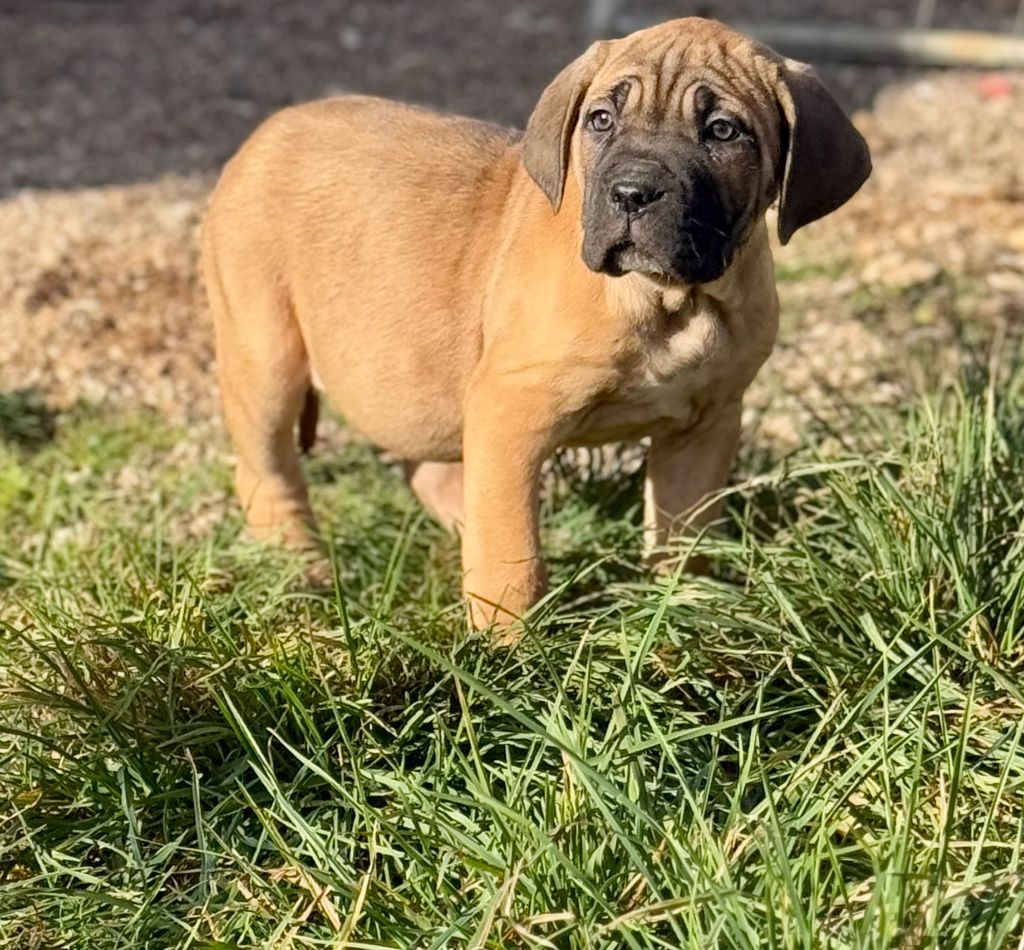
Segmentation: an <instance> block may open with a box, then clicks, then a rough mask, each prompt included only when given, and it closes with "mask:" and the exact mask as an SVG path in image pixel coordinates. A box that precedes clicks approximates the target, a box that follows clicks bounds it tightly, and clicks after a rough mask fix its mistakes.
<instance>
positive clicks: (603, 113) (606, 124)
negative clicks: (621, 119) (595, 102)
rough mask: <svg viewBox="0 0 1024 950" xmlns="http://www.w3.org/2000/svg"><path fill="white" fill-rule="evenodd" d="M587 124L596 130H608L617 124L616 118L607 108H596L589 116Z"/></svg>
mask: <svg viewBox="0 0 1024 950" xmlns="http://www.w3.org/2000/svg"><path fill="white" fill-rule="evenodd" d="M587 125H588V126H589V127H590V128H591V129H593V130H594V131H595V132H607V131H608V130H609V129H611V127H612V126H613V125H615V120H614V119H613V118H612V114H611V113H610V112H609V111H608V110H607V109H595V110H594V111H593V112H591V113H590V115H588V116H587Z"/></svg>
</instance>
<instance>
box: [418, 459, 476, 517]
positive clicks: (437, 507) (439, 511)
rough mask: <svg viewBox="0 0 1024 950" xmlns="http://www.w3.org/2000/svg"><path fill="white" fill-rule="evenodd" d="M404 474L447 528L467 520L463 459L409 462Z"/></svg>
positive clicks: (432, 513)
mask: <svg viewBox="0 0 1024 950" xmlns="http://www.w3.org/2000/svg"><path fill="white" fill-rule="evenodd" d="M404 468H405V478H406V481H407V482H408V483H409V487H410V488H411V489H412V490H413V492H414V493H415V495H416V497H417V498H419V500H420V501H421V502H422V503H423V507H424V508H426V509H427V511H428V512H430V514H431V515H433V516H434V518H435V519H436V520H437V521H439V522H440V523H441V525H442V526H443V527H444V528H446V529H447V530H448V531H461V530H462V524H463V522H464V521H465V520H466V514H465V507H464V504H463V500H462V463H461V462H406V463H405V466H404Z"/></svg>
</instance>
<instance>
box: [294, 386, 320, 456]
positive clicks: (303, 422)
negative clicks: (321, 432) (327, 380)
mask: <svg viewBox="0 0 1024 950" xmlns="http://www.w3.org/2000/svg"><path fill="white" fill-rule="evenodd" d="M319 418H320V398H319V397H318V396H317V394H316V390H315V389H314V388H313V387H312V386H310V387H309V389H307V390H306V400H305V402H303V404H302V412H300V413H299V448H300V449H301V450H302V454H303V455H308V454H309V450H310V449H311V448H313V443H314V442H316V423H317V420H318V419H319Z"/></svg>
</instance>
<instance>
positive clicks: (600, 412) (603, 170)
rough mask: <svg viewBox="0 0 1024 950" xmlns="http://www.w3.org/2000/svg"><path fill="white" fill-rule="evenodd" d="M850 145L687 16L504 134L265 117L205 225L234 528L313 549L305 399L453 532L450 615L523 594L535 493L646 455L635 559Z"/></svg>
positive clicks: (666, 517) (712, 424)
mask: <svg viewBox="0 0 1024 950" xmlns="http://www.w3.org/2000/svg"><path fill="white" fill-rule="evenodd" d="M870 168H871V163H870V157H869V154H868V149H867V146H866V145H865V143H864V141H863V139H862V138H861V136H860V135H859V134H858V133H857V131H856V130H855V129H854V128H853V126H852V125H851V124H850V122H849V120H848V119H847V118H846V116H845V115H844V114H843V112H842V110H841V109H840V108H839V106H838V105H837V104H836V102H835V100H834V99H833V98H832V96H831V95H830V94H829V93H828V91H827V90H826V89H825V88H824V87H823V86H822V84H821V83H820V82H819V81H818V79H817V78H816V77H815V76H814V74H813V73H812V72H811V71H810V69H809V68H807V67H806V66H803V65H801V64H798V63H794V62H792V61H788V60H784V59H782V58H780V57H779V56H778V55H776V54H775V53H773V52H772V51H771V50H769V49H767V48H765V47H764V46H761V45H759V44H757V43H755V42H752V41H750V40H748V39H746V38H744V37H742V36H740V35H738V34H736V33H734V32H732V31H730V30H729V29H727V28H726V27H724V26H722V25H721V24H719V23H715V22H713V21H708V20H702V19H683V20H675V21H672V22H669V23H665V24H662V25H660V26H657V27H654V28H652V29H648V30H642V31H640V32H638V33H634V34H632V35H631V36H627V37H626V38H624V39H620V40H614V41H610V42H599V43H595V44H594V45H593V46H591V47H590V49H588V50H587V51H586V52H585V53H584V54H583V55H582V56H581V57H580V58H579V59H577V60H576V61H575V62H573V63H570V64H569V65H568V66H567V67H566V68H565V69H564V70H563V71H562V72H561V73H560V74H559V75H558V76H556V77H555V79H554V81H553V82H552V83H551V84H550V85H549V86H548V87H547V89H545V90H544V93H543V94H542V96H541V98H540V101H539V103H538V104H537V107H536V109H535V111H534V113H533V115H532V116H531V118H530V120H529V123H528V125H527V128H526V131H525V133H519V132H515V131H511V130H508V129H504V128H498V127H495V126H492V125H488V124H486V123H483V122H476V121H471V120H469V119H462V118H453V117H448V116H441V115H436V114H434V113H432V112H429V111H425V110H423V109H418V108H413V107H410V106H405V105H399V104H396V103H392V102H386V101H382V100H379V99H372V98H365V97H357V96H352V97H341V98H336V99H329V100H326V101H322V102H314V103H310V104H308V105H303V106H298V107H295V108H289V109H285V110H284V111H282V112H280V113H278V114H277V115H275V116H273V117H271V118H270V119H269V120H268V121H267V122H265V123H264V124H263V125H262V126H261V127H260V128H259V129H258V130H257V131H256V132H255V133H254V134H253V136H252V137H251V138H250V139H249V141H248V142H246V143H245V145H244V146H243V147H242V149H241V150H240V151H239V153H238V154H237V155H236V156H235V158H234V159H232V161H231V162H230V163H229V164H228V166H227V168H226V169H225V171H224V174H223V176H222V177H221V180H220V182H219V184H218V185H217V188H216V191H215V193H214V195H213V197H212V200H211V204H210V207H209V212H208V214H207V217H206V221H205V225H204V228H203V248H202V265H203V273H204V277H205V281H206V286H207V289H208V294H209V299H210V304H211V306H212V310H213V317H214V321H215V325H216V343H217V360H218V365H219V375H220V386H221V392H222V397H223V403H224V412H225V416H226V421H227V425H228V428H229V430H230V433H231V437H232V439H233V440H234V444H235V446H236V449H237V453H238V468H237V473H236V484H237V490H238V495H239V498H240V500H241V503H242V505H243V506H244V509H245V513H246V517H247V520H248V524H249V526H250V529H251V531H252V532H253V533H254V534H255V535H257V536H273V537H277V538H280V539H282V540H283V541H285V542H289V543H293V544H299V545H308V544H310V543H312V542H313V541H314V539H315V538H316V523H315V520H314V516H313V513H312V511H311V510H310V506H309V500H308V496H307V491H306V486H305V483H304V481H303V477H302V472H301V470H300V467H299V461H298V455H297V451H296V446H295V439H294V434H293V432H294V428H295V425H296V421H297V420H298V419H299V417H300V416H301V417H302V423H301V429H302V432H303V441H304V442H305V443H307V444H308V443H309V442H310V441H311V439H312V431H313V429H314V428H315V409H316V401H315V400H316V397H315V395H313V396H311V395H310V394H311V392H312V391H313V389H312V388H311V387H315V389H316V390H319V391H322V392H323V393H324V394H325V395H326V397H327V398H328V399H330V401H331V402H332V403H333V404H334V405H335V406H336V407H337V408H338V409H339V410H340V411H341V412H342V414H343V415H344V417H345V419H346V421H347V422H348V424H349V425H350V426H351V427H352V428H353V429H356V430H358V431H359V432H362V433H363V434H365V435H366V436H367V437H368V438H369V439H371V440H372V441H373V442H375V443H376V444H377V445H378V446H380V447H382V448H384V449H386V450H388V451H390V452H392V453H394V454H395V455H397V456H399V457H401V458H403V459H405V460H407V465H406V469H407V472H408V474H409V478H410V482H411V485H412V487H413V489H414V490H415V491H416V492H417V494H418V495H419V497H420V498H421V499H422V501H423V503H424V504H425V505H426V507H427V508H428V509H429V510H430V511H431V512H432V513H433V514H434V515H435V516H436V517H437V518H438V519H440V520H441V521H442V522H443V523H444V524H446V525H449V526H452V527H459V528H461V532H462V559H463V571H464V588H465V592H466V595H467V597H468V600H469V604H470V609H471V619H472V622H473V623H474V624H475V625H476V626H478V627H480V626H485V625H487V624H489V623H491V622H492V621H495V620H496V621H498V622H499V623H507V622H508V621H509V620H510V619H512V618H515V617H518V616H520V615H521V614H522V613H523V612H524V611H526V610H527V609H528V608H529V607H530V606H531V604H533V603H534V602H535V601H536V600H537V598H538V597H539V596H540V595H541V594H542V593H543V592H544V590H545V584H546V576H545V571H544V566H543V562H542V559H541V554H540V550H539V544H538V525H537V518H538V514H537V502H538V498H537V495H538V476H539V472H540V468H541V465H542V463H543V462H544V460H545V458H546V457H547V456H548V455H549V454H550V453H551V452H552V450H553V449H555V448H556V447H558V446H562V445H596V444H601V443H605V442H609V441H620V440H634V439H641V438H644V437H647V438H649V439H650V449H649V452H648V456H647V470H646V486H645V506H644V507H645V515H644V520H645V527H644V536H645V546H646V549H647V550H648V551H649V552H650V553H651V554H652V555H655V556H656V555H657V553H658V552H660V551H663V550H664V549H665V547H666V545H668V544H669V542H670V541H671V540H672V539H673V537H675V536H678V535H679V534H680V533H683V532H693V531H697V530H700V529H701V527H703V526H704V525H705V524H706V523H707V522H708V521H709V520H710V519H711V518H713V517H715V514H716V510H715V506H714V505H707V504H704V505H701V500H702V499H703V498H704V497H705V496H706V495H707V494H708V493H710V492H714V491H716V490H717V489H720V488H721V487H722V486H723V485H724V484H725V482H726V480H727V477H728V473H729V469H730V466H731V464H732V461H733V457H734V454H735V451H736V446H737V440H738V437H739V431H740V408H741V400H742V396H743V392H744V390H745V389H746V388H747V386H748V385H749V383H750V382H751V380H752V379H753V378H754V375H755V374H756V372H757V370H758V368H759V367H760V366H761V364H762V363H763V362H764V360H765V359H766V357H767V356H768V354H769V352H770V350H771V348H772V345H773V342H774V339H775V334H776V326H777V315H778V304H777V298H776V293H775V285H774V278H773V268H772V258H771V253H770V250H769V244H768V233H767V228H766V225H765V222H764V214H765V211H766V209H767V208H768V207H769V205H771V204H772V203H773V202H775V201H778V231H779V237H780V239H781V240H782V242H783V243H785V242H786V241H788V240H789V238H790V236H791V235H792V234H793V232H794V231H795V230H797V229H798V228H800V227H802V226H804V225H805V224H808V223H809V222H811V221H814V220H815V219H817V218H820V217H822V216H823V215H826V214H828V213H829V212H831V211H833V210H835V209H836V208H838V207H839V206H840V205H842V204H843V203H844V202H846V201H847V200H849V198H851V197H852V196H853V195H854V193H855V192H856V191H857V190H858V188H859V187H860V186H861V184H862V183H863V182H864V181H865V179H866V178H867V177H868V174H869V172H870Z"/></svg>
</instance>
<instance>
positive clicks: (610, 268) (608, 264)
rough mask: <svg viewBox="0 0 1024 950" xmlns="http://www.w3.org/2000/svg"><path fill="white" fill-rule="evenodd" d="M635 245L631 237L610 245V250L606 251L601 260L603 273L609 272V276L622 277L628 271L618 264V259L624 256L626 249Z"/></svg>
mask: <svg viewBox="0 0 1024 950" xmlns="http://www.w3.org/2000/svg"><path fill="white" fill-rule="evenodd" d="M633 247H635V245H634V244H633V242H632V241H631V240H630V239H629V238H624V239H623V240H619V241H616V242H615V243H613V244H610V245H609V246H608V250H607V251H605V254H604V259H603V260H602V261H601V273H602V274H607V275H608V276H609V277H621V276H622V275H623V274H625V273H626V271H624V270H623V269H622V268H621V267H620V266H619V264H618V259H619V258H620V257H621V256H622V254H623V253H624V252H625V251H628V250H630V249H631V248H633Z"/></svg>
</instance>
